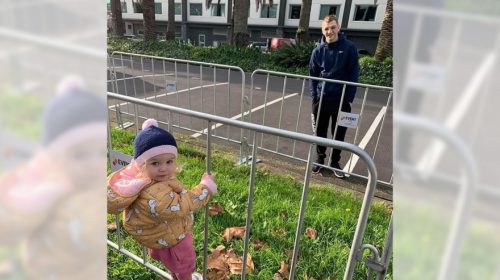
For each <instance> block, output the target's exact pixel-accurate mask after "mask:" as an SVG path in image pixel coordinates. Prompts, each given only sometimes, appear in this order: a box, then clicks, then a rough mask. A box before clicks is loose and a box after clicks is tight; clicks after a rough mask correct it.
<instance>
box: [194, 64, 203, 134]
mask: <svg viewBox="0 0 500 280" xmlns="http://www.w3.org/2000/svg"><path fill="white" fill-rule="evenodd" d="M200 90H201V109H200V112H203V108H205V105H204V100H203V65H201V64H200ZM191 128H192V127H191Z"/></svg>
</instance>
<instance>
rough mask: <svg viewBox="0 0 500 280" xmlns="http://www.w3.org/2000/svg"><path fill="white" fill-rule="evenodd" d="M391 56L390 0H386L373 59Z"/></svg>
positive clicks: (379, 59)
mask: <svg viewBox="0 0 500 280" xmlns="http://www.w3.org/2000/svg"><path fill="white" fill-rule="evenodd" d="M388 56H392V0H387V6H386V8H385V15H384V21H383V22H382V29H381V30H380V35H379V37H378V44H377V50H376V51H375V59H376V60H377V61H382V60H384V58H386V57H388Z"/></svg>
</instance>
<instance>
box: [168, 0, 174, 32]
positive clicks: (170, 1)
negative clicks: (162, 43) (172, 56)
mask: <svg viewBox="0 0 500 280" xmlns="http://www.w3.org/2000/svg"><path fill="white" fill-rule="evenodd" d="M167 10H168V23H167V34H166V39H167V40H168V41H171V40H175V0H168V7H167Z"/></svg>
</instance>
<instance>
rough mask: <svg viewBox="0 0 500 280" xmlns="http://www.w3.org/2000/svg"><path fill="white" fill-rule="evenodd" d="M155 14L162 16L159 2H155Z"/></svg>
mask: <svg viewBox="0 0 500 280" xmlns="http://www.w3.org/2000/svg"><path fill="white" fill-rule="evenodd" d="M155 14H157V15H161V14H162V5H161V3H159V2H155Z"/></svg>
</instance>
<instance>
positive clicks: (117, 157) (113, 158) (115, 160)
mask: <svg viewBox="0 0 500 280" xmlns="http://www.w3.org/2000/svg"><path fill="white" fill-rule="evenodd" d="M109 160H110V163H111V172H115V171H117V170H119V169H120V168H122V167H125V166H127V165H128V164H129V163H130V162H131V161H132V157H131V156H129V155H127V154H124V153H120V152H118V151H114V150H111V151H110V152H109Z"/></svg>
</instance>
